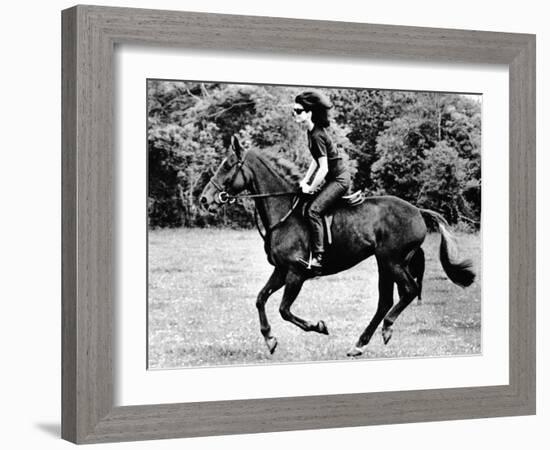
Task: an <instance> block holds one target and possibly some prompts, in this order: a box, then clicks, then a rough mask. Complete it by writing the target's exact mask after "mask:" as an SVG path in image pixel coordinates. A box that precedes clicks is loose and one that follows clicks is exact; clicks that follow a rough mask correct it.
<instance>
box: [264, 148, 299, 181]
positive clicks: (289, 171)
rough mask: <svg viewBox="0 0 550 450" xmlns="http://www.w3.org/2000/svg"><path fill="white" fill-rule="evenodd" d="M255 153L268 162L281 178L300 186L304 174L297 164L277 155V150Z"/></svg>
mask: <svg viewBox="0 0 550 450" xmlns="http://www.w3.org/2000/svg"><path fill="white" fill-rule="evenodd" d="M254 153H255V154H256V155H257V156H258V157H259V158H260V159H264V160H267V162H268V163H269V166H271V167H272V168H273V171H274V172H275V173H277V174H278V175H279V176H280V177H281V178H283V179H284V180H286V181H288V182H290V183H291V184H298V183H299V182H300V181H301V179H302V177H303V176H302V174H301V173H300V170H299V169H298V166H296V164H294V163H292V162H290V161H289V160H288V159H285V158H284V157H283V156H281V155H280V154H277V152H276V151H275V150H272V149H263V150H255V151H254Z"/></svg>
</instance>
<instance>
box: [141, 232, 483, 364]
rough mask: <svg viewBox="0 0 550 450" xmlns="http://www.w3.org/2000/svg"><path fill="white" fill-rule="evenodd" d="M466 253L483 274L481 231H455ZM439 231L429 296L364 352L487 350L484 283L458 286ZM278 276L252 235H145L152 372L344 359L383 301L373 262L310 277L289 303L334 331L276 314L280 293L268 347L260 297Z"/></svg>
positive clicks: (273, 303) (430, 255) (430, 248)
mask: <svg viewBox="0 0 550 450" xmlns="http://www.w3.org/2000/svg"><path fill="white" fill-rule="evenodd" d="M456 236H457V241H458V245H459V249H460V251H461V254H462V255H463V256H467V257H469V258H472V259H473V261H474V265H475V271H476V273H477V274H479V267H480V237H479V235H478V234H458V235H456ZM439 242H440V237H439V235H438V234H431V235H429V236H428V237H427V239H426V241H425V243H424V245H423V248H424V251H425V253H426V274H425V277H424V289H423V302H422V304H421V305H418V304H417V303H416V300H415V301H414V302H413V303H412V304H411V305H410V306H409V307H408V308H407V309H406V310H405V311H404V312H403V314H402V315H401V316H400V317H399V319H398V320H397V321H396V323H395V325H394V333H393V337H392V339H391V341H390V342H389V344H388V345H387V346H385V345H384V344H383V342H382V337H381V335H380V331H379V330H377V332H376V333H375V335H374V336H373V338H372V340H371V342H370V344H369V346H368V347H367V351H366V352H365V354H364V355H363V356H361V358H401V357H421V356H422V357H426V356H442V355H469V354H476V353H480V352H481V283H480V277H479V276H478V277H477V279H476V281H475V283H474V284H473V285H472V286H470V287H469V288H467V289H461V288H460V287H458V286H455V285H454V284H452V283H451V282H450V281H449V280H448V279H447V277H446V276H445V273H444V272H443V269H442V268H441V265H440V263H439V256H438V255H439ZM271 272H272V267H271V266H270V265H269V264H268V262H267V259H266V256H265V253H264V251H263V242H262V240H261V238H260V236H259V235H258V233H257V232H256V231H251V230H238V231H235V230H218V229H204V230H201V229H176V230H154V231H150V232H149V297H148V302H149V303H148V333H149V336H148V343H149V344H148V345H149V348H148V354H149V368H151V369H168V368H179V367H196V366H212V365H232V364H257V363H286V362H296V361H303V362H305V361H323V360H338V359H346V351H347V350H348V349H349V348H350V347H351V346H352V344H354V343H355V342H356V340H357V338H358V337H359V335H360V333H361V332H362V331H363V329H364V328H365V327H366V325H367V324H368V322H369V320H370V318H371V317H372V315H373V314H374V311H375V309H376V305H377V298H378V293H377V283H378V280H377V270H376V260H375V259H374V258H370V259H368V260H366V261H364V262H363V263H361V264H359V265H358V266H356V267H354V268H352V269H351V270H348V271H346V272H343V273H340V274H337V275H333V276H330V277H324V278H319V279H315V280H310V281H307V282H306V283H305V285H304V287H303V289H302V291H301V293H300V295H299V296H298V298H297V300H296V301H295V303H294V306H293V309H292V310H293V312H294V313H295V314H297V315H298V316H300V317H303V318H305V319H308V320H311V321H314V322H316V321H317V320H319V319H323V320H324V321H325V322H326V324H327V326H328V329H329V333H330V335H329V336H325V335H320V334H317V333H305V332H303V331H302V330H300V329H299V328H297V327H295V326H294V325H292V324H290V323H288V322H285V321H283V320H282V319H281V317H280V315H279V311H278V308H279V303H280V300H281V296H282V290H280V291H278V292H276V293H275V294H273V295H272V296H271V298H270V299H269V301H268V303H267V305H266V313H267V316H268V319H269V321H270V323H271V327H272V331H273V334H274V336H276V337H277V339H278V341H279V346H278V347H277V350H276V351H275V353H274V354H273V355H270V354H269V351H268V350H267V347H266V346H265V343H264V340H263V337H262V335H261V334H260V327H259V322H258V313H257V310H256V306H255V301H256V295H257V293H258V291H259V290H260V289H261V288H262V286H263V285H264V284H265V282H266V280H267V278H268V277H269V275H270V274H271Z"/></svg>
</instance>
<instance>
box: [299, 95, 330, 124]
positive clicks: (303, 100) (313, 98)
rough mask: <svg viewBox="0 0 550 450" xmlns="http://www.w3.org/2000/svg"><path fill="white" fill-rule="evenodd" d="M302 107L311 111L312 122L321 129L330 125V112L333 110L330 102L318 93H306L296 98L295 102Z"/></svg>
mask: <svg viewBox="0 0 550 450" xmlns="http://www.w3.org/2000/svg"><path fill="white" fill-rule="evenodd" d="M294 101H295V102H296V103H298V104H300V105H302V106H303V107H304V109H305V110H306V111H311V121H312V122H313V123H314V124H315V125H317V126H318V127H321V128H326V127H328V126H329V125H330V122H329V119H328V110H329V109H330V108H332V103H331V102H330V100H329V99H328V98H327V97H326V96H325V95H323V94H322V93H320V92H318V91H306V92H302V93H301V94H299V95H297V96H296V99H295V100H294Z"/></svg>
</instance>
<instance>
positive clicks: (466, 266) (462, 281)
mask: <svg viewBox="0 0 550 450" xmlns="http://www.w3.org/2000/svg"><path fill="white" fill-rule="evenodd" d="M420 212H421V214H422V216H423V217H424V219H426V218H427V217H429V218H430V219H432V220H435V221H436V222H437V225H438V227H439V232H440V233H441V245H440V247H439V260H440V261H441V265H442V266H443V270H444V271H445V273H446V274H447V276H448V277H449V278H450V280H451V281H452V282H453V283H455V284H458V285H459V286H462V287H466V286H470V285H471V284H472V283H473V282H474V279H475V277H476V275H475V273H474V271H473V270H472V261H471V260H470V259H464V260H459V259H458V249H457V246H456V242H455V239H454V237H453V235H452V234H451V232H450V231H449V224H448V223H447V221H446V220H445V218H444V217H443V216H442V215H441V214H439V213H436V212H435V211H431V210H429V209H420Z"/></svg>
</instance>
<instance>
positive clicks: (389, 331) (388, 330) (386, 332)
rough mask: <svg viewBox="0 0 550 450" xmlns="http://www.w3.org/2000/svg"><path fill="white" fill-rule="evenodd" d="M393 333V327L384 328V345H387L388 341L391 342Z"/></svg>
mask: <svg viewBox="0 0 550 450" xmlns="http://www.w3.org/2000/svg"><path fill="white" fill-rule="evenodd" d="M392 334H393V330H392V329H391V327H388V328H382V339H384V345H387V344H388V342H390V339H391V336H392Z"/></svg>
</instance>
